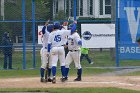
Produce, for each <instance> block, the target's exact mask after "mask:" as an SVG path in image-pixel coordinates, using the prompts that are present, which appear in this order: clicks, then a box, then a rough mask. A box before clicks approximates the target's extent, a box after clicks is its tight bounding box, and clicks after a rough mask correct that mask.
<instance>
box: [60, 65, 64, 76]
mask: <svg viewBox="0 0 140 93" xmlns="http://www.w3.org/2000/svg"><path fill="white" fill-rule="evenodd" d="M61 73H62V77H65V66H61Z"/></svg>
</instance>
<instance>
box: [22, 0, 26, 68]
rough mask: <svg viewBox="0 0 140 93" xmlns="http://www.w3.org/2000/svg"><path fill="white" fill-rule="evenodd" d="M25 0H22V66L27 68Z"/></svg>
mask: <svg viewBox="0 0 140 93" xmlns="http://www.w3.org/2000/svg"><path fill="white" fill-rule="evenodd" d="M25 35H26V32H25V0H22V39H23V43H22V44H23V62H22V68H23V69H26V39H25V37H26V36H25Z"/></svg>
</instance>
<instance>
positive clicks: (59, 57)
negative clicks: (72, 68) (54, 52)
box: [58, 47, 65, 82]
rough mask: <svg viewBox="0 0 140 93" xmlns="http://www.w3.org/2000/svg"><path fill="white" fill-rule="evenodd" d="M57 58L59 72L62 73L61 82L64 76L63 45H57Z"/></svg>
mask: <svg viewBox="0 0 140 93" xmlns="http://www.w3.org/2000/svg"><path fill="white" fill-rule="evenodd" d="M58 59H59V61H60V66H61V73H62V79H61V80H62V82H63V81H64V79H63V78H65V51H64V47H59V52H58Z"/></svg>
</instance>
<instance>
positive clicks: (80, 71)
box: [77, 68, 82, 78]
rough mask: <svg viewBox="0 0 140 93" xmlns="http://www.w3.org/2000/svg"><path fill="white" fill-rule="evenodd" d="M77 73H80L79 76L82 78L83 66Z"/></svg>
mask: <svg viewBox="0 0 140 93" xmlns="http://www.w3.org/2000/svg"><path fill="white" fill-rule="evenodd" d="M77 75H78V78H81V75H82V68H81V69H78V71H77Z"/></svg>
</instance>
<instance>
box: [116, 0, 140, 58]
mask: <svg viewBox="0 0 140 93" xmlns="http://www.w3.org/2000/svg"><path fill="white" fill-rule="evenodd" d="M119 14H120V33H119V34H120V59H140V48H139V46H138V44H137V42H136V40H137V38H138V37H140V0H120V10H119Z"/></svg>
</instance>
